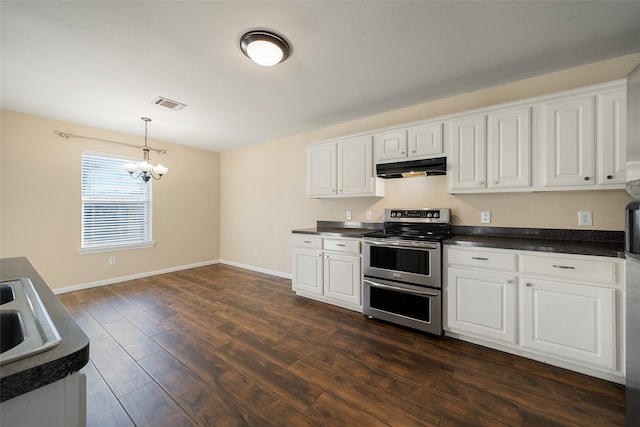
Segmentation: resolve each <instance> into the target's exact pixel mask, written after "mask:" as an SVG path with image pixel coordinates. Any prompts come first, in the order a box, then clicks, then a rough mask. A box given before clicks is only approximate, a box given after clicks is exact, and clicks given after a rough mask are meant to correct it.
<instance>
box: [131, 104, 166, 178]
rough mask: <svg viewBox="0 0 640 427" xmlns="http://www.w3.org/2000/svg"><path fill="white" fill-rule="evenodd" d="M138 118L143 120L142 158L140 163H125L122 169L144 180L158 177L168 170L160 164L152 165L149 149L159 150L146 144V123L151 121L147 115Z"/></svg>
mask: <svg viewBox="0 0 640 427" xmlns="http://www.w3.org/2000/svg"><path fill="white" fill-rule="evenodd" d="M140 120H142V121H143V122H144V147H142V154H143V156H144V160H143V161H142V162H140V163H127V164H125V165H124V170H126V171H127V172H129V175H131V178H141V179H142V180H143V181H144V182H147V181H149V180H150V179H151V178H153V179H160V178H162V175H164V174H165V173H167V172H168V171H169V168H166V167H164V166H162V165H158V166H154V165H153V163H151V160H150V159H149V151H151V150H154V151H159V150H156V149H155V148H151V147H149V146H148V145H147V124H148V123H149V122H150V121H151V119H150V118H148V117H140Z"/></svg>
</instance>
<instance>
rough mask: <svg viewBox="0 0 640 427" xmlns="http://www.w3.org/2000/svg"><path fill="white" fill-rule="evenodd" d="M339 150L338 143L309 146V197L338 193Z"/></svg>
mask: <svg viewBox="0 0 640 427" xmlns="http://www.w3.org/2000/svg"><path fill="white" fill-rule="evenodd" d="M337 150H338V148H337V146H336V144H317V145H311V146H309V147H307V197H327V196H335V195H336V194H337V189H338V185H337V179H338V174H337V167H338V163H337Z"/></svg>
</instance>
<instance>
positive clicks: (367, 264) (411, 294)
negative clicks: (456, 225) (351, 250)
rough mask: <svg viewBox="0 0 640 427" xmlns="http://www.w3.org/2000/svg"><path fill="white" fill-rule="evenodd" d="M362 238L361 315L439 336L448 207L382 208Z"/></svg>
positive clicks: (448, 220)
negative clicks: (374, 227) (378, 221)
mask: <svg viewBox="0 0 640 427" xmlns="http://www.w3.org/2000/svg"><path fill="white" fill-rule="evenodd" d="M383 220H384V225H383V226H384V229H383V230H382V231H379V232H375V233H370V234H367V235H366V236H365V237H364V251H363V282H362V283H363V294H362V295H363V314H364V315H365V316H367V317H369V318H376V319H380V320H385V321H388V322H392V323H396V324H399V325H403V326H407V327H410V328H414V329H418V330H421V331H424V332H428V333H431V334H435V335H442V276H443V275H442V240H443V239H445V238H446V237H447V236H449V235H451V211H450V210H449V209H430V208H418V209H385V211H384V217H383Z"/></svg>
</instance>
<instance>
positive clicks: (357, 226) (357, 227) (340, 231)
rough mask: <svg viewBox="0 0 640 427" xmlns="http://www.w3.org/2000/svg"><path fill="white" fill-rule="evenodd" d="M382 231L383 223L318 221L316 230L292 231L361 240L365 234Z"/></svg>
mask: <svg viewBox="0 0 640 427" xmlns="http://www.w3.org/2000/svg"><path fill="white" fill-rule="evenodd" d="M376 230H382V223H378V222H356V221H347V222H342V221H318V223H317V225H316V227H315V228H303V229H299V230H292V231H291V232H292V233H296V234H317V235H322V236H328V237H352V238H356V239H359V238H361V237H363V236H364V235H365V234H369V233H372V232H374V231H376Z"/></svg>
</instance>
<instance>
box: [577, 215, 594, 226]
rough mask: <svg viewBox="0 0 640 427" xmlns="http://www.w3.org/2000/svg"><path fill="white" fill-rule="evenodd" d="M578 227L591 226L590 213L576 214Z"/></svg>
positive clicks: (591, 218)
mask: <svg viewBox="0 0 640 427" xmlns="http://www.w3.org/2000/svg"><path fill="white" fill-rule="evenodd" d="M578 225H580V226H588V225H593V217H592V216H591V211H579V212H578Z"/></svg>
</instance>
